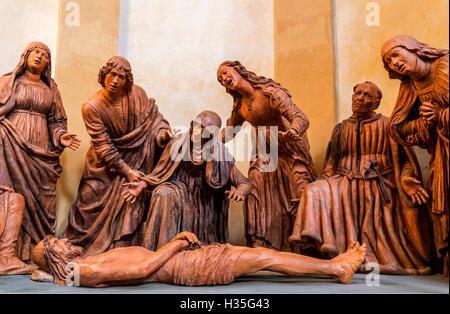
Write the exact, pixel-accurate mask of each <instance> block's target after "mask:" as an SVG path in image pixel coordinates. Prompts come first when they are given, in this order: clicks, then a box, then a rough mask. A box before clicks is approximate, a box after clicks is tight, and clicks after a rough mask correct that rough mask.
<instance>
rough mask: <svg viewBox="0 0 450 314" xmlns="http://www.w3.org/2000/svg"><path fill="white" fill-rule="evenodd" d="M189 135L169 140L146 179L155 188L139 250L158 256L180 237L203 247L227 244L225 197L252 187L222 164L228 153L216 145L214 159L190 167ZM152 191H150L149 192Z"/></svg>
mask: <svg viewBox="0 0 450 314" xmlns="http://www.w3.org/2000/svg"><path fill="white" fill-rule="evenodd" d="M189 142H190V137H189V133H185V134H181V135H179V136H178V137H176V138H174V139H172V140H171V141H170V142H169V143H168V144H167V146H166V149H165V150H164V152H163V154H162V155H161V158H160V160H159V162H158V164H157V165H156V166H155V169H154V170H153V172H152V173H150V174H149V175H148V176H146V177H145V178H144V181H146V182H147V184H149V185H150V186H151V187H153V186H156V188H154V190H153V193H152V200H151V204H150V209H149V212H148V218H147V226H146V231H145V233H144V241H143V246H144V247H146V248H148V249H150V250H157V249H159V248H160V247H162V246H163V245H165V244H166V243H168V242H169V241H170V240H171V239H172V238H173V237H174V236H175V235H177V234H178V233H180V232H182V231H189V232H192V233H194V234H196V235H197V237H198V239H199V240H200V241H201V242H202V243H205V244H209V243H213V242H219V243H226V242H228V240H229V233H228V208H229V200H228V199H227V198H226V195H225V191H226V190H228V189H230V188H231V186H235V187H236V188H237V189H246V188H248V189H250V183H249V182H248V180H247V179H246V178H245V177H244V176H243V175H242V174H241V173H240V172H239V170H238V169H237V168H236V166H235V165H234V160H229V159H227V160H226V159H225V154H226V148H225V146H224V145H223V144H222V143H221V142H216V145H215V149H217V150H218V152H216V155H217V158H216V159H213V160H208V161H205V162H204V163H201V164H199V165H195V164H194V163H192V162H191V161H190V150H189V147H190V143H189ZM152 189H153V188H152Z"/></svg>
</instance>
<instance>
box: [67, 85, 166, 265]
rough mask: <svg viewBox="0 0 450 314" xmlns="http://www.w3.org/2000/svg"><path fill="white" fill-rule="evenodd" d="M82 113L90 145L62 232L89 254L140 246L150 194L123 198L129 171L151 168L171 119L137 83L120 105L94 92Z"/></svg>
mask: <svg viewBox="0 0 450 314" xmlns="http://www.w3.org/2000/svg"><path fill="white" fill-rule="evenodd" d="M82 113H83V119H84V122H85V125H86V129H87V131H88V133H89V135H90V136H91V147H90V149H89V151H88V153H87V155H86V163H85V169H84V173H83V177H82V178H81V182H80V185H79V189H78V195H77V199H76V200H75V202H74V203H73V205H72V206H71V208H70V210H69V219H68V227H67V229H66V231H65V232H64V234H63V235H62V236H63V237H66V238H68V239H69V240H70V241H71V242H72V243H73V244H75V245H78V246H82V247H84V248H85V252H84V255H85V256H92V255H96V254H99V253H102V252H104V251H106V250H109V249H112V248H115V247H120V246H129V245H138V244H139V243H140V241H141V240H140V237H139V236H140V233H139V231H140V227H141V222H142V221H141V220H142V218H143V217H144V214H145V210H146V209H147V208H148V198H142V199H140V200H139V201H138V202H135V203H134V204H130V203H129V202H125V201H124V199H123V197H121V193H122V191H123V189H124V187H123V184H124V183H126V182H127V179H126V177H125V175H126V173H127V171H128V170H129V169H130V168H131V169H134V170H138V171H141V172H142V173H149V172H151V171H152V169H153V167H154V165H155V163H156V161H157V158H158V154H159V153H160V152H159V148H158V147H157V144H156V139H157V138H158V137H159V135H160V134H161V132H163V131H165V130H168V129H169V128H170V127H169V123H168V122H167V121H166V120H165V119H164V117H163V116H162V115H161V114H160V113H159V112H158V107H157V106H156V105H155V102H154V100H153V99H149V98H148V97H147V95H146V93H145V91H144V90H143V89H142V88H141V87H139V86H137V85H133V87H132V90H131V91H130V92H128V93H127V94H126V95H125V96H123V97H122V99H121V101H120V103H119V104H116V105H114V104H111V103H110V102H109V101H108V100H107V99H106V98H105V97H104V96H103V95H102V93H101V92H98V93H96V94H95V95H94V96H93V97H91V98H90V99H89V100H88V101H87V102H86V103H85V104H84V105H83V111H82Z"/></svg>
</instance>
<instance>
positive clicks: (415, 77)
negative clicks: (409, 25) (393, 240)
mask: <svg viewBox="0 0 450 314" xmlns="http://www.w3.org/2000/svg"><path fill="white" fill-rule="evenodd" d="M381 57H382V60H383V63H384V67H385V69H386V70H387V71H388V73H389V77H390V78H391V79H399V80H401V84H400V90H399V93H398V98H397V103H396V104H395V107H394V111H393V113H392V116H391V119H390V121H389V130H390V134H391V136H392V138H393V139H394V140H395V141H396V142H397V143H399V144H400V145H405V146H414V145H417V146H419V147H422V148H426V149H427V150H428V152H429V153H430V155H431V159H430V174H429V177H428V190H429V191H430V192H431V202H430V209H431V213H430V215H431V220H432V222H433V225H432V227H433V234H434V244H435V248H436V253H437V256H438V257H439V258H440V259H441V260H442V262H443V265H444V273H445V274H446V276H447V277H448V266H449V260H448V228H449V216H448V210H449V168H448V160H449V159H448V158H449V156H448V140H449V129H448V120H449V114H448V98H449V81H448V78H449V74H448V50H447V49H437V48H433V47H430V46H429V45H427V44H425V43H421V42H419V41H418V40H416V39H415V38H413V37H411V36H406V35H400V36H396V37H394V38H391V39H389V40H388V41H387V42H386V43H385V44H384V45H383V47H382V48H381Z"/></svg>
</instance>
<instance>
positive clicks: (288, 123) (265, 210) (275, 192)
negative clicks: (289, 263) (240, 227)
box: [227, 85, 315, 251]
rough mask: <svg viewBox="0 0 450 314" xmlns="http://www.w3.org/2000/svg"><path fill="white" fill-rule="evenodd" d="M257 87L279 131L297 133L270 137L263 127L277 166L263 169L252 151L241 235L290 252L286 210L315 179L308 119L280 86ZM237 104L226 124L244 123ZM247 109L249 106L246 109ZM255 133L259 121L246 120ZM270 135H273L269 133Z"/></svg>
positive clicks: (289, 222)
mask: <svg viewBox="0 0 450 314" xmlns="http://www.w3.org/2000/svg"><path fill="white" fill-rule="evenodd" d="M257 88H261V89H262V91H263V93H264V95H266V96H267V97H268V99H269V102H270V109H268V110H270V112H269V113H267V115H274V116H276V117H277V118H278V119H280V121H279V123H280V127H281V129H280V127H279V130H283V129H285V130H287V129H289V128H293V129H294V130H296V132H297V134H298V135H299V136H300V139H299V140H296V141H290V140H287V139H286V138H284V137H281V136H278V134H276V135H275V136H277V138H271V134H270V128H269V127H267V128H266V130H265V132H266V134H262V137H264V138H265V139H266V144H267V145H266V148H265V149H266V150H265V151H266V152H270V143H274V141H276V142H277V143H278V145H277V149H278V160H277V162H278V163H277V167H276V170H274V171H269V172H263V171H261V170H260V166H261V165H264V164H265V162H263V161H262V160H261V158H260V156H258V154H256V156H255V157H256V158H255V159H254V160H253V161H252V162H251V164H250V168H249V172H248V179H249V180H250V182H251V183H252V185H253V190H252V194H251V195H249V197H248V198H247V200H246V201H245V204H244V219H245V236H246V238H247V245H249V246H254V245H256V246H264V247H269V248H274V249H277V250H284V251H292V250H293V249H295V248H292V247H291V245H290V243H289V242H288V237H289V235H290V232H291V231H292V225H293V219H292V216H291V213H290V210H291V208H292V205H293V203H292V202H291V200H293V199H298V198H299V197H300V195H301V191H302V190H303V188H304V187H305V186H306V184H308V183H310V182H312V181H313V180H314V178H315V172H314V166H313V161H312V158H311V155H310V148H309V142H308V138H307V134H306V131H307V129H308V127H309V120H308V118H307V117H306V116H305V114H304V113H303V112H302V111H301V110H300V109H299V108H298V107H297V106H296V105H295V104H294V102H293V101H292V99H291V97H290V95H289V94H288V93H287V91H286V90H284V89H282V88H281V87H274V86H268V85H260V86H259V85H257ZM240 106H241V104H240V103H236V104H235V106H234V108H233V112H232V115H231V117H230V119H229V120H228V121H227V126H233V127H235V126H239V125H242V123H243V122H244V118H243V117H241V116H240V114H239V112H238V109H239V108H240ZM249 110H250V108H249ZM249 122H250V123H251V124H252V126H253V127H254V128H255V130H256V139H258V137H259V136H261V135H260V134H259V130H258V126H259V123H261V122H260V121H257V120H254V121H249ZM272 137H273V135H272ZM254 151H255V152H256V151H258V143H257V142H256V143H254Z"/></svg>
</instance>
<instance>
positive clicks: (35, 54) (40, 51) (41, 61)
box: [13, 41, 52, 84]
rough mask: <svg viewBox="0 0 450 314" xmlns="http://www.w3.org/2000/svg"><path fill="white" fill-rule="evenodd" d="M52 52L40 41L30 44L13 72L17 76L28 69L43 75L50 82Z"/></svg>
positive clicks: (45, 80)
mask: <svg viewBox="0 0 450 314" xmlns="http://www.w3.org/2000/svg"><path fill="white" fill-rule="evenodd" d="M51 56H52V55H51V52H50V49H49V48H48V46H47V45H46V44H44V43H41V42H39V41H33V42H31V43H29V44H28V46H27V48H25V50H24V51H23V52H22V55H21V56H20V61H19V64H18V65H17V67H16V68H15V69H14V71H13V73H15V74H16V76H19V75H21V74H23V73H24V72H25V71H26V70H29V71H30V72H32V73H37V74H40V75H41V79H42V80H43V81H44V82H45V83H47V84H49V83H50V79H51V74H52V65H51Z"/></svg>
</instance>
